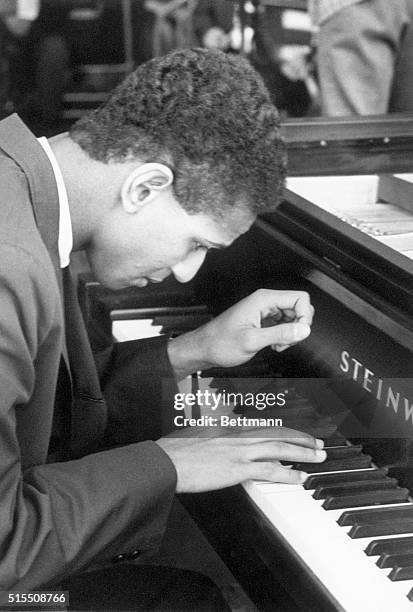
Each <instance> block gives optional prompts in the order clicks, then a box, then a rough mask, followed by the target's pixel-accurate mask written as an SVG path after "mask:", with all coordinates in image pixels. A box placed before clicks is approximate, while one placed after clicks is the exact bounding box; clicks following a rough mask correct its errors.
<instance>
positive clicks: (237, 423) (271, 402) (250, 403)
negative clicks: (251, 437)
mask: <svg viewBox="0 0 413 612" xmlns="http://www.w3.org/2000/svg"><path fill="white" fill-rule="evenodd" d="M285 405H286V393H282V392H279V393H274V392H271V391H269V392H258V393H254V392H230V391H226V390H225V389H223V390H222V391H211V390H210V389H204V390H202V389H197V390H196V391H191V392H184V393H175V395H174V409H175V410H176V411H178V412H179V413H180V414H177V415H175V417H174V425H175V427H188V426H189V427H282V426H283V419H282V418H277V417H274V416H271V417H265V418H264V416H263V415H261V416H260V417H258V416H254V417H251V416H245V415H235V414H234V412H233V410H234V409H236V408H243V409H244V410H245V409H246V410H254V411H256V410H258V411H261V410H266V409H268V408H277V407H279V408H281V407H284V406H285ZM228 409H230V410H231V412H230V414H224V413H223V411H226V410H228ZM197 412H198V413H199V414H197V416H194V413H197ZM189 413H190V414H191V416H188V414H189Z"/></svg>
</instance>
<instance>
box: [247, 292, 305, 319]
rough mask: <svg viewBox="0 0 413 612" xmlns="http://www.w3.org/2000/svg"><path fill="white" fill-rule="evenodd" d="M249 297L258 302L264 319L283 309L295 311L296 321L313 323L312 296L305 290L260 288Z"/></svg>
mask: <svg viewBox="0 0 413 612" xmlns="http://www.w3.org/2000/svg"><path fill="white" fill-rule="evenodd" d="M248 299H250V300H251V301H252V302H256V304H257V306H258V307H259V309H260V312H261V315H262V318H263V319H264V318H265V317H268V316H271V315H273V314H275V313H277V312H278V311H279V310H282V311H292V312H294V313H295V318H296V321H300V322H302V323H306V324H307V325H311V323H312V321H313V316H314V308H313V306H312V305H311V302H310V296H309V295H308V293H306V292H305V291H275V290H271V289H259V290H258V291H255V293H253V294H251V296H249V298H248Z"/></svg>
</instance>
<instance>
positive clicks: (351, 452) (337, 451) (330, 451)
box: [326, 444, 363, 461]
mask: <svg viewBox="0 0 413 612" xmlns="http://www.w3.org/2000/svg"><path fill="white" fill-rule="evenodd" d="M362 450H363V447H362V446H361V444H358V445H357V446H356V445H355V446H335V447H333V448H327V449H326V452H327V461H328V460H333V459H343V458H348V457H357V455H360V453H361V452H362Z"/></svg>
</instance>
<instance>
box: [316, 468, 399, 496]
mask: <svg viewBox="0 0 413 612" xmlns="http://www.w3.org/2000/svg"><path fill="white" fill-rule="evenodd" d="M388 471H389V470H388V469H387V468H378V469H375V470H364V471H362V472H358V471H357V472H340V473H338V474H320V475H317V474H316V475H314V476H311V475H310V476H308V478H307V480H306V481H305V483H304V489H306V490H307V491H308V490H309V489H316V488H317V487H318V486H322V485H324V484H338V485H339V484H342V483H344V482H360V481H367V482H369V481H370V480H376V479H379V478H383V477H385V476H386V475H387V474H388Z"/></svg>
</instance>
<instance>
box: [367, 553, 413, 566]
mask: <svg viewBox="0 0 413 612" xmlns="http://www.w3.org/2000/svg"><path fill="white" fill-rule="evenodd" d="M376 565H377V567H380V568H382V569H384V568H386V567H409V566H412V565H413V553H398V554H397V553H385V554H383V555H380V557H379V558H378V559H377V561H376Z"/></svg>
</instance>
